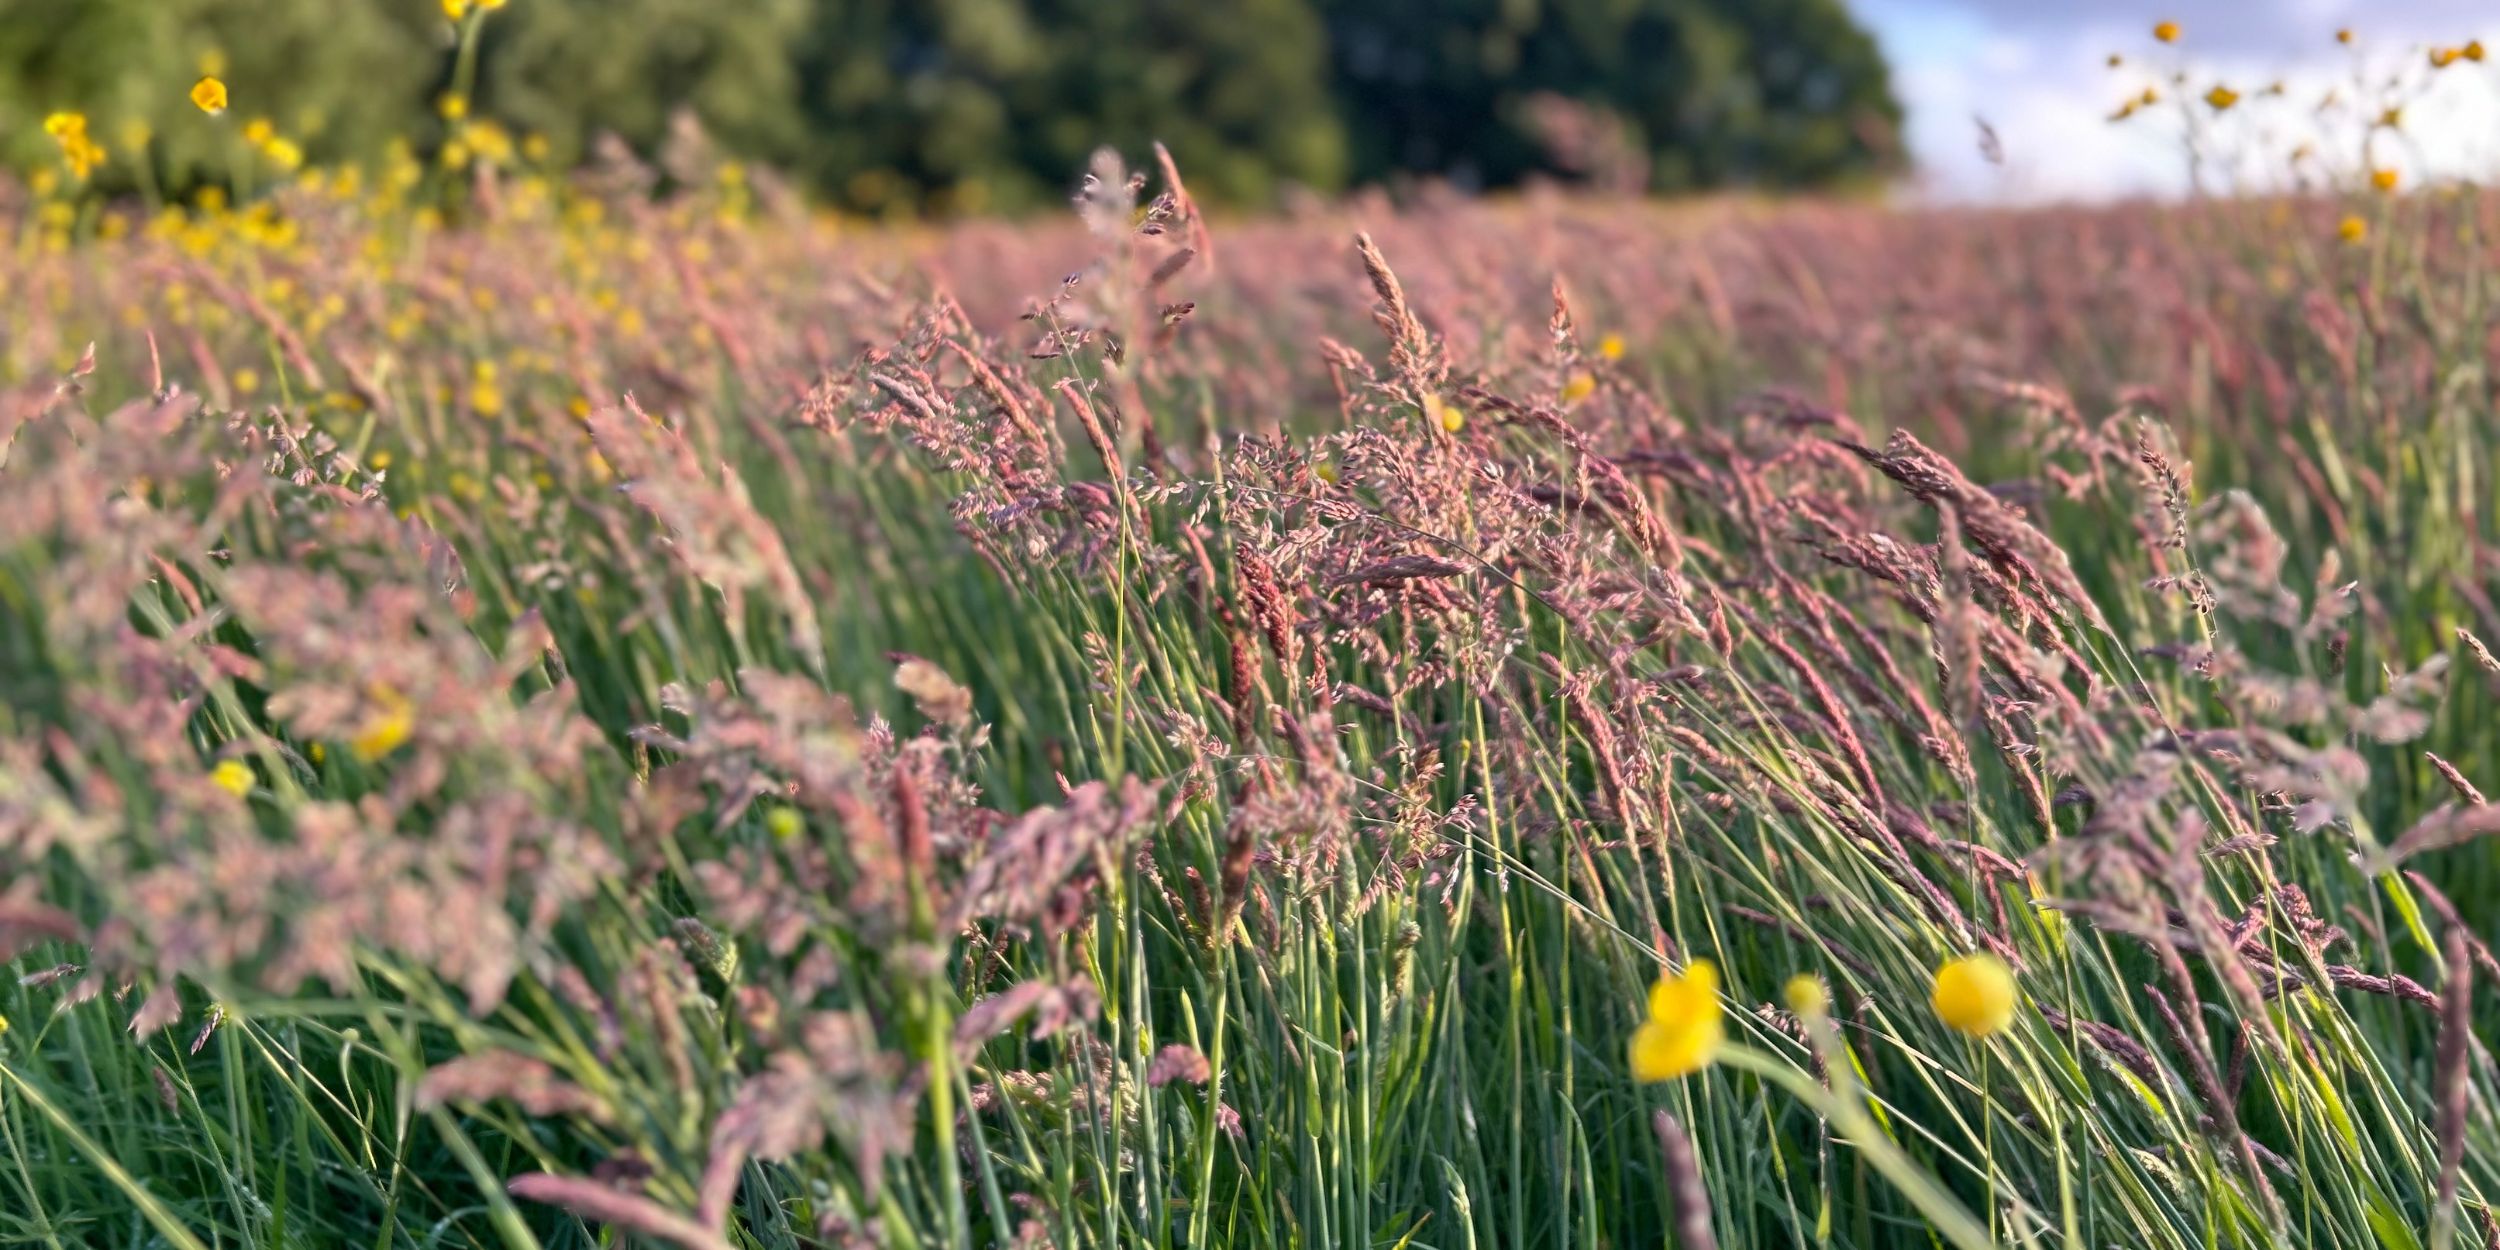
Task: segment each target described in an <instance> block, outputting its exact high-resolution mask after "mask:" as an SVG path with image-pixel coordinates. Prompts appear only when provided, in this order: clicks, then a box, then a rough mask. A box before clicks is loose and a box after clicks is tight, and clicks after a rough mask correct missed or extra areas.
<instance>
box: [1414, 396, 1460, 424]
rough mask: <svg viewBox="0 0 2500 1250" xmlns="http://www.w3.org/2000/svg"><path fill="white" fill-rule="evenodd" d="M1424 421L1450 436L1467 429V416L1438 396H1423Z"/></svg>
mask: <svg viewBox="0 0 2500 1250" xmlns="http://www.w3.org/2000/svg"><path fill="white" fill-rule="evenodd" d="M1424 419H1425V420H1428V421H1430V422H1432V423H1433V424H1434V425H1437V426H1440V427H1441V428H1442V429H1444V430H1447V431H1449V432H1450V433H1452V434H1456V433H1458V432H1459V431H1460V430H1463V429H1465V428H1467V414H1466V413H1464V412H1461V411H1459V410H1458V407H1457V405H1455V404H1452V403H1450V402H1448V401H1447V400H1444V399H1442V398H1441V397H1440V396H1438V395H1426V396H1424Z"/></svg>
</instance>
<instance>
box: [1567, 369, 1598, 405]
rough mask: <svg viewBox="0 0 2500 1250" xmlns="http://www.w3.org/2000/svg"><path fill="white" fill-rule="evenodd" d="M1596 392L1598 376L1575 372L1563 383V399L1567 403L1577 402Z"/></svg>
mask: <svg viewBox="0 0 2500 1250" xmlns="http://www.w3.org/2000/svg"><path fill="white" fill-rule="evenodd" d="M1596 393H1597V379H1596V378H1594V377H1591V376H1589V375H1588V374H1585V373H1575V374H1572V375H1571V380H1570V381H1568V382H1565V383H1563V388H1562V401H1563V402H1564V403H1566V404H1576V403H1579V402H1580V401H1581V400H1583V399H1587V398H1588V397H1589V396H1591V395H1594V394H1596Z"/></svg>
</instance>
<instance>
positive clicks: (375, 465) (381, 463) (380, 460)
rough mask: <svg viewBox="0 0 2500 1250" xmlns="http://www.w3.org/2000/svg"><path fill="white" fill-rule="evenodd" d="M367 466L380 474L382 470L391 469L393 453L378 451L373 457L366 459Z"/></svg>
mask: <svg viewBox="0 0 2500 1250" xmlns="http://www.w3.org/2000/svg"><path fill="white" fill-rule="evenodd" d="M365 464H366V466H367V467H369V468H371V469H372V470H373V471H374V472H376V473H379V472H381V471H382V470H384V469H387V468H389V467H391V453H389V452H387V451H377V452H375V453H373V454H372V455H370V456H367V457H365Z"/></svg>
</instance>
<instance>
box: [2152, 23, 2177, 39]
mask: <svg viewBox="0 0 2500 1250" xmlns="http://www.w3.org/2000/svg"><path fill="white" fill-rule="evenodd" d="M2153 38H2155V39H2159V40H2161V41H2162V42H2163V43H2177V42H2179V24H2178V23H2177V22H2155V23H2153Z"/></svg>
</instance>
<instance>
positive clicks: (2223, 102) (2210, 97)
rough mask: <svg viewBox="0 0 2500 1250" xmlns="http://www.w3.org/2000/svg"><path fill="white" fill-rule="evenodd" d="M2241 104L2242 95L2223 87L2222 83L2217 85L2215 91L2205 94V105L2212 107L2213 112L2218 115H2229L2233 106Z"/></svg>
mask: <svg viewBox="0 0 2500 1250" xmlns="http://www.w3.org/2000/svg"><path fill="white" fill-rule="evenodd" d="M2239 102H2240V93H2239V92H2236V91H2233V90H2232V89H2230V88H2229V87H2226V86H2223V85H2222V84H2221V83H2215V84H2214V88H2213V90H2211V91H2208V92H2206V93H2205V103H2207V104H2210V105H2212V106H2213V110H2214V111H2215V112H2217V113H2227V112H2229V111H2230V109H2231V106H2232V105H2234V104H2237V103H2239Z"/></svg>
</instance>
